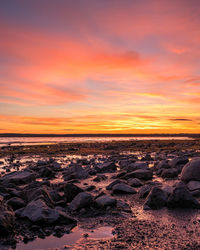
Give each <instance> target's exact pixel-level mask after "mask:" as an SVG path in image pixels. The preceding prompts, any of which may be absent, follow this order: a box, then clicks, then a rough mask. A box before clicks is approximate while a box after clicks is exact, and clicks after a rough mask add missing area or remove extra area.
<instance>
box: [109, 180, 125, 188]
mask: <svg viewBox="0 0 200 250" xmlns="http://www.w3.org/2000/svg"><path fill="white" fill-rule="evenodd" d="M119 183H123V182H122V181H121V180H115V181H113V182H111V183H110V184H109V185H108V186H107V187H106V189H107V190H112V188H113V187H114V186H115V185H116V184H119Z"/></svg>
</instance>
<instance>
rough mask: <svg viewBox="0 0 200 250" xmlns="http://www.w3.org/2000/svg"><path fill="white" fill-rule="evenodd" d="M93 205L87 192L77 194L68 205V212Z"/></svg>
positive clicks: (91, 198)
mask: <svg viewBox="0 0 200 250" xmlns="http://www.w3.org/2000/svg"><path fill="white" fill-rule="evenodd" d="M92 204H93V197H92V195H91V194H89V193H87V192H82V193H79V194H78V195H77V196H76V197H75V198H74V199H73V200H72V202H71V203H70V204H69V210H71V211H76V210H79V209H81V208H85V207H89V206H90V205H92Z"/></svg>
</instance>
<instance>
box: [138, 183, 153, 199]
mask: <svg viewBox="0 0 200 250" xmlns="http://www.w3.org/2000/svg"><path fill="white" fill-rule="evenodd" d="M153 187H154V185H152V184H146V185H144V186H142V187H141V188H140V190H139V192H138V193H139V197H140V198H146V197H147V195H148V194H149V193H150V191H151V189H152V188H153Z"/></svg>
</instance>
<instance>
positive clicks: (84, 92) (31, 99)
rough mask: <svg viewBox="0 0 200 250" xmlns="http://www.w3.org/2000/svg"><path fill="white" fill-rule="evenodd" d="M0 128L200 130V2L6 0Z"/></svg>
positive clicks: (1, 21)
mask: <svg viewBox="0 0 200 250" xmlns="http://www.w3.org/2000/svg"><path fill="white" fill-rule="evenodd" d="M0 133H56V134H61V133H66V134H71V133H72V134H73V133H200V1H199V0H167V1H166V0H109V1H108V0H67V1H66V0H34V1H33V0H14V1H12V0H2V1H0Z"/></svg>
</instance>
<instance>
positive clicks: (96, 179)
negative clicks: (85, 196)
mask: <svg viewBox="0 0 200 250" xmlns="http://www.w3.org/2000/svg"><path fill="white" fill-rule="evenodd" d="M106 179H107V176H106V175H104V174H98V175H97V176H96V177H95V178H94V179H93V181H95V182H100V181H104V180H106Z"/></svg>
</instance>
